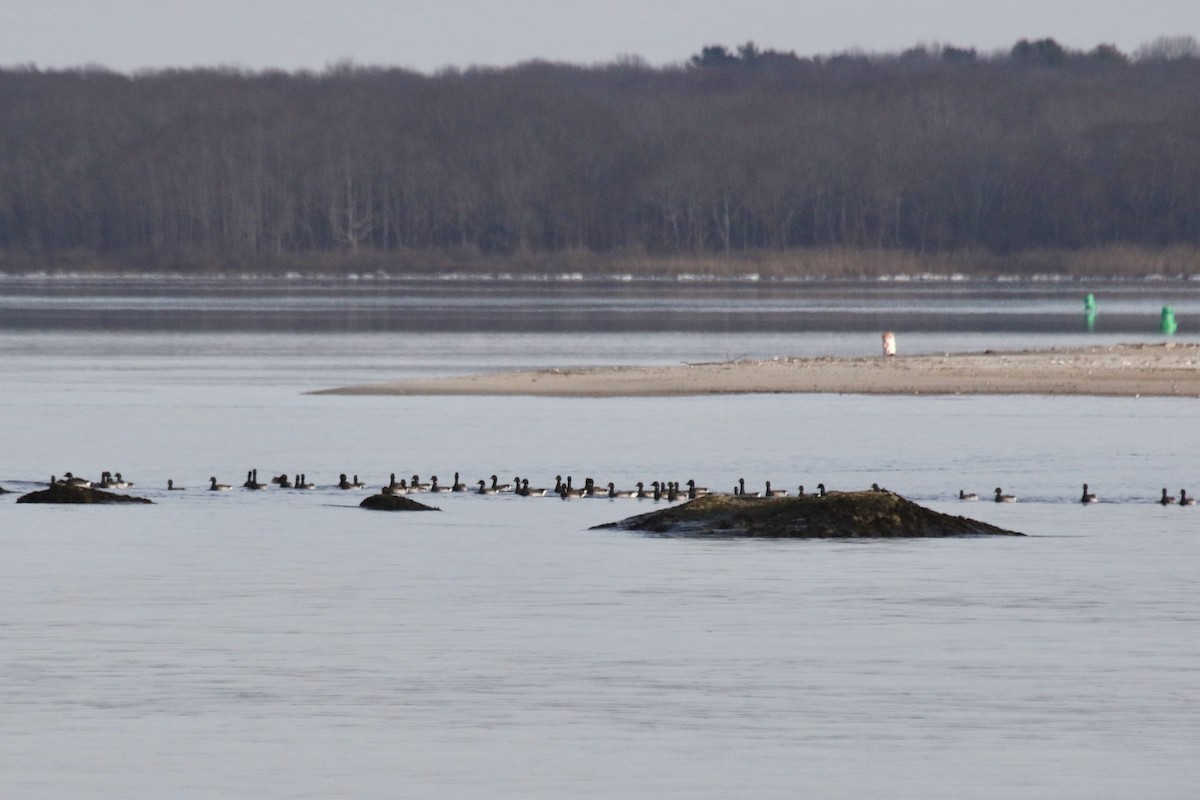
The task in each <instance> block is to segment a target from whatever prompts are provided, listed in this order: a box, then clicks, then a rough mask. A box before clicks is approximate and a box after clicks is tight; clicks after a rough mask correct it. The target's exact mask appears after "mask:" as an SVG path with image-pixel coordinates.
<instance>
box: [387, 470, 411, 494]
mask: <svg viewBox="0 0 1200 800" xmlns="http://www.w3.org/2000/svg"><path fill="white" fill-rule="evenodd" d="M386 488H387V489H388V490H389V491H388V494H405V493H406V492H408V486H407V485H405V483H404V481H400V482H399V483H396V473H394V472H393V473H392V475H391V479H390V480H389V481H388V485H387V487H386Z"/></svg>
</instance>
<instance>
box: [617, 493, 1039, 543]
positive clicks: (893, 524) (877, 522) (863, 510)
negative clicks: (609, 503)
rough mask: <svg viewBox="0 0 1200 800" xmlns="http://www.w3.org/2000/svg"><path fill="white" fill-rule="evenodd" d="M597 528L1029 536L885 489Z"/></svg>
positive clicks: (705, 505)
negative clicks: (920, 503) (955, 513)
mask: <svg viewBox="0 0 1200 800" xmlns="http://www.w3.org/2000/svg"><path fill="white" fill-rule="evenodd" d="M596 528H621V529H624V530H632V531H647V532H650V533H656V534H662V535H666V536H719V537H734V536H739V537H740V536H762V537H777V538H800V539H804V538H807V539H819V538H874V537H880V538H919V537H944V536H1024V535H1025V534H1023V533H1017V532H1015V531H1008V530H1004V529H1003V528H998V527H996V526H995V525H989V524H988V523H986V522H979V521H977V520H973V519H968V518H967V517H955V516H951V515H949V514H941V513H938V512H937V511H933V510H931V509H928V508H925V507H923V506H919V505H917V504H916V503H913V502H911V501H909V500H906V499H904V498H903V497H901V496H900V495H898V494H895V493H894V492H889V491H887V490H885V489H884V490H879V491H864V492H830V493H829V494H827V495H826V496H825V497H817V496H816V495H804V496H801V497H771V498H757V497H738V496H733V495H710V496H708V497H701V498H698V499H696V500H692V501H691V502H688V503H684V504H683V505H680V506H674V507H671V508H666V509H663V510H661V511H653V512H651V513H649V514H641V515H639V516H636V517H630V518H629V519H625V520H621V521H620V522H610V523H607V524H605V525H597V526H596Z"/></svg>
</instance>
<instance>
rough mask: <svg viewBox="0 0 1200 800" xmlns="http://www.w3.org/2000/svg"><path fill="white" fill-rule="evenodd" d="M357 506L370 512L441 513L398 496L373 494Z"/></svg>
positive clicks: (436, 509) (438, 509) (431, 507)
mask: <svg viewBox="0 0 1200 800" xmlns="http://www.w3.org/2000/svg"><path fill="white" fill-rule="evenodd" d="M358 505H359V508H369V509H371V510H372V511H441V509H440V508H434V507H433V506H427V505H425V504H424V503H418V502H417V501H416V500H409V499H408V498H407V497H404V496H403V495H398V494H373V495H371V496H370V497H368V498H366V499H365V500H363V501H362V502H361V503H359V504H358Z"/></svg>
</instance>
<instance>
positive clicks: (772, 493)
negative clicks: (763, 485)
mask: <svg viewBox="0 0 1200 800" xmlns="http://www.w3.org/2000/svg"><path fill="white" fill-rule="evenodd" d="M787 493H788V492H787V489H772V488H771V482H770V481H767V490H766V491H765V492H764V493H763V497H787Z"/></svg>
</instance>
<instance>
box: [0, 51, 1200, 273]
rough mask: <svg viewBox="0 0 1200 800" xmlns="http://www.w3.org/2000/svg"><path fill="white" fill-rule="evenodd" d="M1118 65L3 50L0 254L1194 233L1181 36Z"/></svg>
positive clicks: (419, 250)
mask: <svg viewBox="0 0 1200 800" xmlns="http://www.w3.org/2000/svg"><path fill="white" fill-rule="evenodd" d="M1135 56H1136V57H1133V58H1131V57H1127V56H1126V55H1124V54H1122V53H1121V52H1120V51H1118V50H1116V48H1113V47H1111V46H1101V47H1098V48H1096V49H1094V50H1092V51H1089V52H1074V51H1069V50H1067V49H1065V48H1063V47H1061V46H1060V45H1058V44H1057V43H1056V42H1054V41H1053V40H1049V39H1044V40H1040V41H1035V42H1030V41H1022V42H1018V43H1017V44H1016V45H1015V46H1014V47H1013V48H1012V50H1011V52H1009V53H1006V54H1003V55H1002V56H995V55H992V56H980V55H979V54H977V53H975V51H973V50H965V49H960V48H954V47H933V48H928V47H926V48H915V49H913V50H909V51H906V52H905V53H902V54H899V55H894V56H869V55H856V54H846V55H840V56H833V57H826V58H799V57H797V56H795V55H794V54H790V53H779V52H775V51H760V50H759V49H758V48H756V47H754V46H753V45H752V44H747V45H743V46H741V47H738V48H735V49H734V50H728V49H726V48H724V47H720V46H713V47H706V48H704V49H703V50H702V51H701V52H700V53H699V54H698V55H696V56H694V57H692V58H691V59H690V61H689V62H688V63H687V64H685V65H680V66H676V67H668V68H650V67H648V66H646V65H644V64H641V63H638V62H637V61H636V60H632V59H631V60H626V61H623V62H619V63H614V64H607V65H601V66H595V67H580V66H570V65H561V64H547V63H528V64H522V65H518V66H515V67H512V68H507V69H471V70H466V71H445V72H442V73H438V74H436V75H422V74H418V73H413V72H408V71H404V70H399V69H376V68H360V67H354V66H350V65H342V66H338V67H334V68H330V69H328V70H326V71H324V72H322V73H319V74H314V73H283V72H242V71H238V70H232V69H213V70H186V71H160V72H152V73H143V74H137V75H132V76H130V75H122V74H116V73H111V72H107V71H105V70H102V69H80V70H71V71H53V72H51V71H40V70H37V69H35V68H9V69H5V70H0V268H2V267H3V265H4V264H5V263H10V264H11V263H20V262H22V261H25V262H30V263H33V262H53V261H54V260H55V259H68V258H74V259H76V260H77V261H79V262H87V261H89V260H91V261H94V263H97V264H107V265H111V264H116V263H125V264H128V265H137V266H142V267H146V266H151V267H163V268H178V267H179V266H180V265H188V266H189V268H224V267H229V266H242V267H251V266H254V265H263V264H272V263H289V262H293V263H310V264H313V263H319V262H320V261H321V260H322V259H325V258H330V259H337V258H346V257H349V258H358V259H366V260H369V261H370V262H371V263H375V264H379V265H381V266H383V267H384V268H386V265H387V264H389V263H397V264H408V265H413V264H420V263H422V260H423V256H422V254H426V255H428V254H436V257H431V258H428V259H425V263H429V264H435V263H436V264H442V265H444V264H446V263H447V261H448V259H449V260H451V261H452V260H453V258H452V257H451V256H447V254H460V255H461V256H462V258H463V259H465V260H467V261H470V260H471V259H472V258H476V257H481V258H484V259H486V258H488V257H496V258H504V257H514V258H528V259H532V260H538V261H543V260H546V259H553V258H555V257H558V256H561V257H564V258H566V257H574V258H577V259H578V258H580V254H585V257H586V260H588V261H589V263H591V262H592V261H593V260H595V259H599V261H600V262H603V260H604V257H605V256H606V254H607V255H612V256H613V257H614V258H618V259H619V260H621V261H623V262H628V261H629V260H630V259H631V258H645V259H655V258H661V259H666V260H669V261H672V262H673V263H674V262H678V260H679V259H681V258H682V259H687V258H691V257H695V258H697V259H712V258H714V257H722V256H727V257H729V258H731V259H737V258H742V259H745V258H747V257H750V258H754V257H760V256H763V257H766V258H768V260H770V261H772V262H773V263H778V260H779V258H780V257H781V256H785V255H786V254H788V253H795V252H803V251H812V252H828V251H846V250H851V251H854V250H862V251H868V252H892V253H896V254H902V255H903V259H902V260H908V259H911V257H913V256H916V257H925V256H929V257H939V258H940V257H944V256H945V255H946V254H953V253H959V252H972V253H977V254H986V255H987V258H988V259H991V260H992V262H993V263H994V259H995V258H997V257H1004V256H1006V255H1009V254H1019V253H1027V252H1040V253H1046V252H1066V253H1070V252H1075V251H1086V252H1090V253H1095V252H1108V251H1113V252H1125V253H1128V252H1141V251H1146V252H1153V251H1157V250H1172V251H1174V252H1178V251H1179V249H1180V248H1183V250H1184V251H1185V252H1195V248H1197V247H1200V91H1198V90H1197V87H1200V48H1198V47H1197V46H1196V42H1195V40H1192V39H1190V38H1187V37H1183V38H1176V39H1164V40H1160V41H1159V42H1157V43H1153V44H1152V45H1150V46H1147V47H1145V48H1142V50H1140V51H1138V53H1136V54H1135ZM476 260H478V258H476ZM802 260H803V259H800V261H802Z"/></svg>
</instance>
